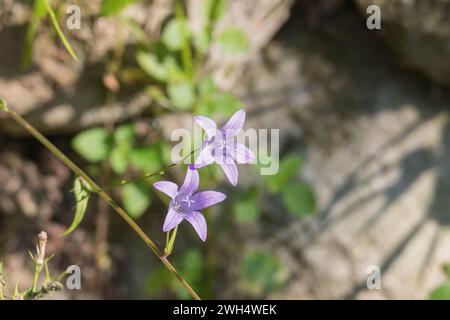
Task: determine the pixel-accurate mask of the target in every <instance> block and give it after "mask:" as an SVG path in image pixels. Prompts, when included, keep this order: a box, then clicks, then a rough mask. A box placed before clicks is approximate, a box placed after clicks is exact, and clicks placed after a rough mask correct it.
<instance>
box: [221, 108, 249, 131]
mask: <svg viewBox="0 0 450 320" xmlns="http://www.w3.org/2000/svg"><path fill="white" fill-rule="evenodd" d="M244 122H245V110H244V109H241V110H239V111H237V112H236V113H235V114H233V115H232V116H231V118H230V120H228V122H227V123H226V124H225V125H224V126H223V128H222V130H225V131H226V132H227V133H228V131H233V132H235V134H236V133H237V132H238V131H239V130H241V129H242V127H243V126H244Z"/></svg>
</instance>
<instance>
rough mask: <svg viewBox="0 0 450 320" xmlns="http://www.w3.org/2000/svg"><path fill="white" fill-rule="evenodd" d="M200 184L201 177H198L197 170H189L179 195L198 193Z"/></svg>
mask: <svg viewBox="0 0 450 320" xmlns="http://www.w3.org/2000/svg"><path fill="white" fill-rule="evenodd" d="M199 183H200V177H199V176H198V172H197V170H192V169H191V168H188V170H187V173H186V178H185V179H184V183H183V185H182V186H181V188H180V191H179V193H181V192H183V193H187V194H193V193H194V192H195V191H197V189H198V185H199Z"/></svg>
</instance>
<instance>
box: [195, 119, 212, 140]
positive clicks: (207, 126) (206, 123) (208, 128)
mask: <svg viewBox="0 0 450 320" xmlns="http://www.w3.org/2000/svg"><path fill="white" fill-rule="evenodd" d="M194 120H195V121H196V122H197V123H198V125H199V126H200V127H202V128H203V130H205V132H206V134H207V135H208V138H212V137H214V136H215V135H216V133H217V124H216V123H215V122H214V121H213V120H211V119H210V118H208V117H204V116H195V117H194Z"/></svg>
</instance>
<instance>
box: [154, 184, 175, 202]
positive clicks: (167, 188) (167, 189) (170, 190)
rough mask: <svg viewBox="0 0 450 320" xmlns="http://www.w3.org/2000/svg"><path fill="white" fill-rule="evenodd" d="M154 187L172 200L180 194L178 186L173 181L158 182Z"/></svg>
mask: <svg viewBox="0 0 450 320" xmlns="http://www.w3.org/2000/svg"><path fill="white" fill-rule="evenodd" d="M153 186H154V187H155V188H156V189H158V190H159V191H161V192H163V193H165V194H167V195H168V196H169V197H171V198H172V199H173V198H175V197H176V196H177V194H178V186H177V185H176V184H175V183H173V182H171V181H158V182H155V183H154V184H153Z"/></svg>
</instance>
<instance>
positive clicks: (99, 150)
mask: <svg viewBox="0 0 450 320" xmlns="http://www.w3.org/2000/svg"><path fill="white" fill-rule="evenodd" d="M72 147H73V148H74V149H75V150H76V151H77V152H78V153H79V154H80V155H81V156H83V157H84V158H85V159H86V160H88V161H90V162H93V163H95V162H99V161H102V160H105V159H106V158H107V157H108V155H109V152H110V150H111V141H110V137H109V135H108V133H107V132H106V130H105V129H103V128H93V129H89V130H86V131H83V132H81V133H80V134H78V135H77V136H75V138H73V140H72Z"/></svg>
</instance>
